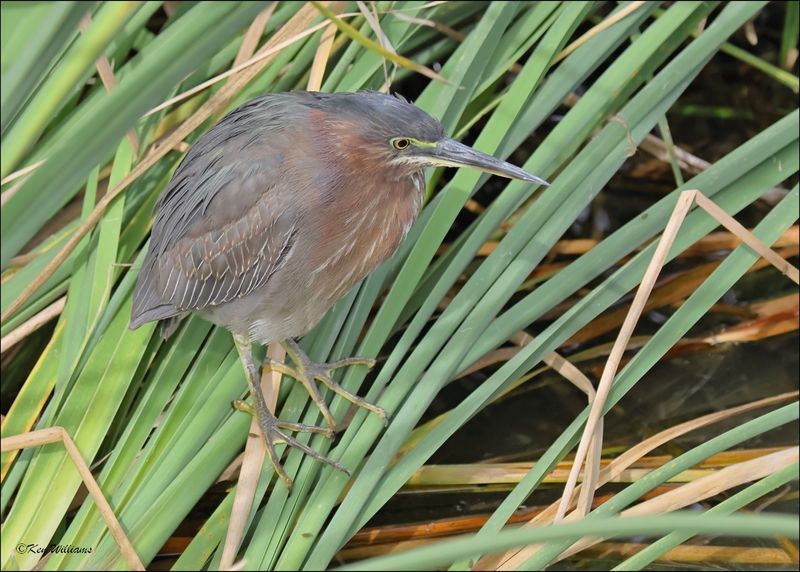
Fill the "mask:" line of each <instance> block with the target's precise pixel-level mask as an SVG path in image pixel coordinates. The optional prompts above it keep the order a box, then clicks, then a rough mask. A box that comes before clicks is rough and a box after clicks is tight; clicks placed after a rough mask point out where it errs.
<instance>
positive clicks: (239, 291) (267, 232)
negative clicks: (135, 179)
mask: <svg viewBox="0 0 800 572" xmlns="http://www.w3.org/2000/svg"><path fill="white" fill-rule="evenodd" d="M267 179H268V177H267V176H265V175H264V174H261V175H252V176H249V177H247V178H239V177H232V178H231V179H230V180H228V181H227V182H226V185H227V188H228V189H229V191H233V192H224V191H219V192H218V195H217V199H215V200H214V201H212V202H210V203H209V205H208V208H206V209H205V210H204V211H203V213H204V217H203V218H201V219H199V220H195V221H194V222H189V223H187V222H186V221H184V220H182V219H180V218H179V217H176V216H175V215H174V214H173V215H172V216H170V215H169V214H164V215H161V216H159V217H157V220H156V226H157V228H158V232H156V227H154V231H153V237H152V239H151V246H150V251H149V253H148V256H147V259H146V260H145V263H144V264H143V266H142V273H143V274H146V276H143V277H142V279H140V281H139V283H138V284H137V288H136V291H135V293H134V308H133V316H132V320H131V327H137V326H138V325H140V324H142V323H144V322H147V321H151V320H156V319H165V318H169V317H172V316H176V315H180V314H183V313H186V312H188V311H192V310H201V309H203V308H206V307H208V306H216V305H219V304H223V303H225V302H228V301H230V300H233V299H235V298H239V297H243V296H247V295H248V294H250V293H251V292H252V291H253V290H255V289H256V288H259V287H260V286H263V285H264V284H265V283H266V282H267V280H269V278H270V276H272V274H273V273H274V272H275V271H276V270H277V269H278V268H279V267H280V264H281V261H282V260H283V258H284V257H285V256H286V255H287V254H288V252H289V251H290V250H291V247H292V244H293V242H294V239H295V236H296V233H297V225H296V220H295V219H294V217H293V216H292V214H291V213H289V212H286V211H281V210H279V209H275V208H273V206H272V205H271V204H270V203H271V201H270V200H269V190H270V189H269V181H268V180H267ZM257 190H260V191H261V193H263V194H262V196H261V198H259V199H257V200H255V201H254V202H252V204H250V205H249V208H245V209H242V210H243V212H242V213H240V214H239V215H238V216H234V217H224V216H220V215H221V214H225V213H226V211H229V210H231V209H230V205H231V202H237V201H236V197H240V198H241V197H246V196H248V195H252V194H256V193H257V192H258V191H257ZM236 191H238V192H236ZM215 207H216V208H215ZM161 212H164V211H163V209H162V211H160V213H161ZM175 230H178V231H180V236H178V237H175V236H174V234H171V233H172V232H173V231H175ZM166 235H170V236H169V237H167V236H166Z"/></svg>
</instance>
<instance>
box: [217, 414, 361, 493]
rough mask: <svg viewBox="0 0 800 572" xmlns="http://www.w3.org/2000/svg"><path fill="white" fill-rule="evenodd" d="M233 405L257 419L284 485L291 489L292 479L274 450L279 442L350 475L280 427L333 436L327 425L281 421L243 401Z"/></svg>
mask: <svg viewBox="0 0 800 572" xmlns="http://www.w3.org/2000/svg"><path fill="white" fill-rule="evenodd" d="M233 406H234V407H235V408H236V409H238V410H240V411H244V412H246V413H249V414H250V415H253V416H254V417H255V418H256V420H257V421H258V426H259V428H260V429H261V435H262V437H263V438H264V442H265V444H266V446H267V455H268V456H269V460H270V461H271V462H272V466H273V467H275V472H276V473H278V476H279V477H280V478H281V480H283V482H284V483H286V487H287V488H288V489H290V490H291V488H292V479H290V478H289V475H287V474H286V471H285V470H284V468H283V465H281V462H280V457H279V456H278V454H277V453H276V451H275V445H276V444H279V443H285V444H286V445H288V446H289V447H294V448H295V449H299V450H300V451H303V452H304V453H305V454H306V455H308V456H309V457H313V458H314V459H316V460H317V461H320V462H322V463H325V464H327V465H330V466H331V467H333V468H334V469H336V470H338V471H342V472H343V473H346V474H347V475H350V471H348V470H347V469H346V468H345V467H343V466H342V465H340V464H339V463H337V462H336V461H333V460H331V459H329V458H328V457H325V456H324V455H321V454H320V453H318V452H317V451H315V450H314V449H312V448H311V447H309V446H308V445H305V444H303V443H301V442H300V441H298V440H297V439H295V438H294V437H291V436H290V435H287V434H286V433H284V432H283V431H281V429H285V430H288V431H303V432H306V433H317V434H321V435H324V436H325V437H328V438H329V439H330V438H333V430H332V429H329V428H327V427H315V426H313V425H304V424H302V423H292V422H290V421H281V420H280V419H278V418H277V417H275V416H274V415H273V414H272V413H270V411H269V410H268V409H265V408H260V407H253V406H252V405H250V404H248V403H245V402H244V401H240V400H237V401H234V402H233Z"/></svg>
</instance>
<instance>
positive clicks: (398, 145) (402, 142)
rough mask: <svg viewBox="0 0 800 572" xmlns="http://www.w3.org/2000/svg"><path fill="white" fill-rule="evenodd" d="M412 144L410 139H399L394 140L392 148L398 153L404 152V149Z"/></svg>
mask: <svg viewBox="0 0 800 572" xmlns="http://www.w3.org/2000/svg"><path fill="white" fill-rule="evenodd" d="M410 144H411V141H409V140H408V139H404V138H402V137H399V138H397V139H392V147H394V148H395V149H397V150H398V151H402V150H403V149H405V148H406V147H408V146H409V145H410Z"/></svg>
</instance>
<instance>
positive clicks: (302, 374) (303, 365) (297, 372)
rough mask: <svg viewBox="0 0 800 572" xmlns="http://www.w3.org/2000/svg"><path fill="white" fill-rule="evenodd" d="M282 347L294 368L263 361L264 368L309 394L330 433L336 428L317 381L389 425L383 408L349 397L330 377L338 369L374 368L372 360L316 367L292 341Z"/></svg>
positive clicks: (358, 359) (354, 359) (272, 361)
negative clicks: (291, 381) (290, 380)
mask: <svg viewBox="0 0 800 572" xmlns="http://www.w3.org/2000/svg"><path fill="white" fill-rule="evenodd" d="M284 347H285V348H286V352H287V353H288V354H289V355H290V356H291V358H292V361H294V363H295V365H296V367H294V368H292V367H289V366H288V365H286V364H284V363H280V362H276V361H274V360H270V359H267V360H266V361H265V367H266V368H267V369H271V370H273V371H277V372H279V373H282V374H283V375H288V376H289V377H293V378H295V379H296V380H298V381H299V382H300V383H302V384H303V386H305V388H306V390H307V391H308V393H309V394H310V395H311V399H313V400H314V403H316V404H317V406H318V407H319V409H320V411H321V412H322V416H323V417H325V421H326V422H327V423H328V425H329V426H330V427H331V428H332V429H335V428H336V420H335V419H334V418H333V415H331V412H330V409H328V404H327V403H325V400H323V399H322V396H321V395H320V393H319V388H318V386H317V381H320V382H322V383H323V384H324V385H325V386H327V387H328V388H329V389H330V390H331V391H333V392H334V393H338V394H339V395H341V396H342V397H344V398H345V399H346V400H347V401H349V402H350V403H353V404H355V405H357V406H359V407H363V408H364V409H367V410H369V411H372V412H373V413H374V414H375V415H377V416H378V417H380V418H381V419H383V423H384V425H386V424H387V423H388V419H387V416H386V411H384V410H383V408H382V407H378V406H377V405H373V404H372V403H370V402H369V401H366V400H365V399H363V398H361V397H359V396H357V395H354V394H352V393H350V392H349V391H347V390H346V389H345V388H343V387H342V386H341V385H339V384H338V383H336V382H335V381H334V380H333V378H332V377H331V375H332V374H333V372H334V371H335V370H337V369H339V368H341V367H347V366H351V365H365V366H367V367H368V368H371V367H373V366H374V365H375V360H374V359H372V358H365V357H350V358H345V359H340V360H336V361H333V362H330V363H315V362H313V361H311V359H310V358H309V357H308V356H307V355H306V353H305V352H304V351H303V350H302V349H300V346H298V345H297V343H295V342H294V341H291V340H287V341H286V342H284Z"/></svg>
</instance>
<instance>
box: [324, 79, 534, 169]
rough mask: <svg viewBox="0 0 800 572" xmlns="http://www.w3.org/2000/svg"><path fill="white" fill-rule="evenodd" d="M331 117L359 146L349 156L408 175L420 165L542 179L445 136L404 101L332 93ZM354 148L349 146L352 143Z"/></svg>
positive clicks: (375, 95) (436, 123) (434, 122)
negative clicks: (356, 155) (341, 119)
mask: <svg viewBox="0 0 800 572" xmlns="http://www.w3.org/2000/svg"><path fill="white" fill-rule="evenodd" d="M332 95H334V96H337V95H338V96H340V97H339V98H337V99H335V100H333V102H332V103H334V104H335V105H336V113H337V115H338V114H341V115H340V117H346V118H347V119H346V120H345V121H344V122H342V123H340V125H349V127H350V128H352V129H353V130H355V131H356V133H353V136H354V138H355V139H356V140H360V141H362V142H363V143H362V144H361V145H358V147H360V149H358V150H350V152H354V153H359V154H364V155H368V157H366V159H367V160H368V161H369V162H370V163H374V162H376V161H380V162H381V163H382V166H383V167H385V168H388V169H391V170H392V171H395V172H398V173H403V174H411V173H416V172H419V171H421V170H422V169H424V168H425V167H469V168H472V169H477V170H479V171H483V172H485V173H491V174H493V175H499V176H501V177H506V178H508V179H520V180H523V181H530V182H532V183H537V184H540V185H547V184H548V183H547V181H545V180H544V179H542V178H540V177H537V176H536V175H533V174H531V173H528V172H527V171H525V170H523V169H520V168H519V167H516V166H515V165H512V164H511V163H508V162H506V161H502V160H500V159H497V158H495V157H492V156H491V155H487V154H486V153H481V152H480V151H476V150H475V149H473V148H471V147H468V146H467V145H464V144H462V143H459V142H458V141H456V140H454V139H451V138H450V137H447V136H446V135H445V132H444V128H443V127H442V124H441V123H439V121H437V120H436V119H434V118H433V117H431V116H430V115H428V114H427V113H425V112H424V111H422V110H421V109H420V108H418V107H417V106H415V105H413V104H411V103H409V102H408V101H406V100H404V99H402V98H400V97H397V96H392V95H386V94H382V93H376V92H359V93H348V94H332ZM354 146H355V145H354Z"/></svg>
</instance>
